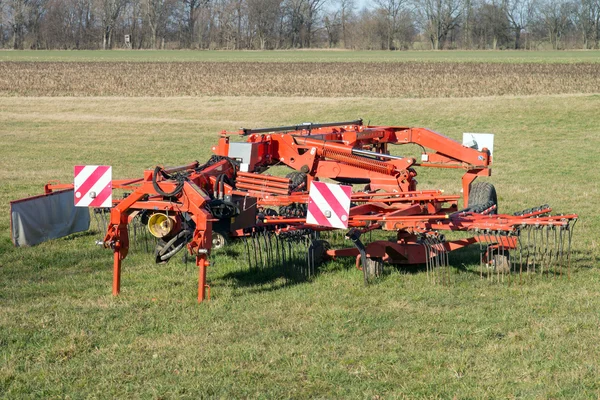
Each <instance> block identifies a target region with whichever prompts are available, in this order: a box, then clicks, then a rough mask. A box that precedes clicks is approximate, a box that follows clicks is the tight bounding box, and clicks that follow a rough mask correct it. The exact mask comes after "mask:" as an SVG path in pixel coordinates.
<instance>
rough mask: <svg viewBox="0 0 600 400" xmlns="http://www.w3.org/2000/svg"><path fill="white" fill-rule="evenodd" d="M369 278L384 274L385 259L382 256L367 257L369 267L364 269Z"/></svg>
mask: <svg viewBox="0 0 600 400" xmlns="http://www.w3.org/2000/svg"><path fill="white" fill-rule="evenodd" d="M364 273H365V277H366V279H367V280H370V279H372V278H379V277H380V276H381V275H383V259H382V258H380V257H373V258H367V269H366V271H364Z"/></svg>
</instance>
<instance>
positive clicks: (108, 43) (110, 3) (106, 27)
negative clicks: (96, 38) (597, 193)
mask: <svg viewBox="0 0 600 400" xmlns="http://www.w3.org/2000/svg"><path fill="white" fill-rule="evenodd" d="M126 2H127V0H102V26H103V31H102V49H103V50H106V49H107V48H108V49H111V48H112V46H113V41H112V38H113V31H114V29H115V25H116V23H117V19H118V18H119V16H120V15H121V12H122V11H123V8H124V7H125V4H126Z"/></svg>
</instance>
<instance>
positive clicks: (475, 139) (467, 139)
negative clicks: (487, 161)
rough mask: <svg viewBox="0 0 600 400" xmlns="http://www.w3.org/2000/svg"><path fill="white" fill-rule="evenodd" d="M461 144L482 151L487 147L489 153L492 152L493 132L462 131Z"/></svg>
mask: <svg viewBox="0 0 600 400" xmlns="http://www.w3.org/2000/svg"><path fill="white" fill-rule="evenodd" d="M462 144H463V146H467V147H471V148H473V149H476V150H479V151H482V150H483V148H484V147H485V148H487V149H488V150H489V151H490V154H491V155H493V154H494V134H493V133H463V143H462Z"/></svg>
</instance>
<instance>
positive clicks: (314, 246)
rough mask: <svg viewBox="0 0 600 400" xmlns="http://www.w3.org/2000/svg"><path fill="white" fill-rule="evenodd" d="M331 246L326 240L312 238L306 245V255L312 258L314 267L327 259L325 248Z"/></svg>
mask: <svg viewBox="0 0 600 400" xmlns="http://www.w3.org/2000/svg"><path fill="white" fill-rule="evenodd" d="M330 248H331V245H330V244H329V242H328V241H326V240H313V241H312V242H311V244H310V246H309V247H308V257H309V258H312V260H310V259H309V260H308V261H309V262H311V261H312V264H313V265H314V267H315V269H317V268H319V267H320V266H321V265H322V264H323V262H325V261H326V260H327V250H329V249H330Z"/></svg>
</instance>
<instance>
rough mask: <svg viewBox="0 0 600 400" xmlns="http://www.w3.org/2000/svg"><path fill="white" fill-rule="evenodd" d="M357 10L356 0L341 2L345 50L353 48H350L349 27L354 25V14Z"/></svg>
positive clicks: (342, 0)
mask: <svg viewBox="0 0 600 400" xmlns="http://www.w3.org/2000/svg"><path fill="white" fill-rule="evenodd" d="M355 9H356V2H355V0H339V10H340V24H341V29H342V42H343V46H344V47H345V48H349V47H352V46H350V44H351V40H350V34H349V31H350V29H349V25H350V24H351V23H352V19H353V18H354V12H355Z"/></svg>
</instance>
